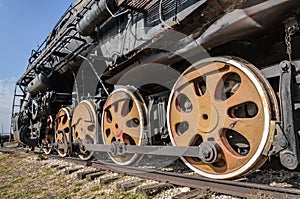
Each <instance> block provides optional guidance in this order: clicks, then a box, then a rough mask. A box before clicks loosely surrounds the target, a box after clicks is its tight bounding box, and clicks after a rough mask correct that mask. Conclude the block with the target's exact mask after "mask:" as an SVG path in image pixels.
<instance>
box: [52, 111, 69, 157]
mask: <svg viewBox="0 0 300 199" xmlns="http://www.w3.org/2000/svg"><path fill="white" fill-rule="evenodd" d="M69 125H70V108H69V107H66V108H62V109H60V110H59V111H58V113H57V115H56V118H55V142H56V143H57V144H59V147H58V149H57V152H58V154H59V155H60V156H62V157H65V156H66V155H67V154H68V149H69V142H70V129H69Z"/></svg>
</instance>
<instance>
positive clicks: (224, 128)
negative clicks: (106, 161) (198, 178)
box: [14, 1, 300, 179]
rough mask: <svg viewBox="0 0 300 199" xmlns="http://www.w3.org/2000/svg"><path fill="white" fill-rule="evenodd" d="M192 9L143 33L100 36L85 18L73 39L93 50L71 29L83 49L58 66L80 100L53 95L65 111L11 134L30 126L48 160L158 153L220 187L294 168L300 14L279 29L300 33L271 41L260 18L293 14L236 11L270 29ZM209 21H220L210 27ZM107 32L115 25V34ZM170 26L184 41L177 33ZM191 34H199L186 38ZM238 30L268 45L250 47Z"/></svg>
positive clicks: (123, 28)
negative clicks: (273, 163) (269, 167)
mask: <svg viewBox="0 0 300 199" xmlns="http://www.w3.org/2000/svg"><path fill="white" fill-rule="evenodd" d="M100 2H101V1H100ZM102 2H103V1H102ZM121 2H123V1H119V3H120V6H122V5H123V6H124V7H125V8H126V9H127V8H128V9H133V10H135V12H138V13H140V12H141V11H140V10H139V9H137V8H136V7H135V6H134V5H133V4H130V3H128V2H130V1H128V2H127V1H124V2H125V3H121ZM145 2H146V1H145ZM193 2H194V1H193ZM193 2H192V1H191V2H190V3H188V2H187V1H184V3H182V7H180V6H179V7H178V10H177V11H176V13H175V14H178V15H175V17H178V18H184V20H182V21H181V22H179V21H176V20H173V22H172V19H173V18H170V17H169V16H168V15H170V13H166V14H165V16H164V15H163V16H161V17H165V20H161V21H155V22H153V24H152V26H151V27H150V28H145V29H142V30H141V29H139V28H134V26H133V25H130V24H131V23H132V24H134V25H135V26H137V27H144V26H146V25H145V23H146V22H147V20H144V19H141V18H142V17H141V16H140V14H137V15H130V16H129V17H128V19H123V18H122V17H123V16H124V15H120V16H121V18H122V19H118V17H116V16H114V17H112V18H111V19H109V20H110V21H108V22H105V23H104V24H101V26H100V27H99V29H97V28H96V31H95V32H93V31H92V32H90V30H91V27H90V25H89V23H88V21H87V20H88V19H89V18H87V19H85V20H86V21H85V20H83V22H82V23H79V25H78V26H77V29H79V30H78V32H80V33H81V34H82V35H84V36H87V35H89V34H91V35H89V36H90V37H89V38H88V39H87V40H88V42H85V40H84V39H83V38H81V37H78V35H76V33H75V30H74V29H72V30H71V33H72V34H74V36H73V39H74V40H76V42H80V44H81V45H79V46H81V47H80V48H79V47H78V48H77V47H76V46H75V47H74V46H73V45H74V44H72V42H71V41H72V39H71V40H68V41H69V42H70V43H68V42H67V43H66V44H65V45H66V48H63V49H64V53H66V54H67V55H66V57H67V58H68V59H66V60H64V59H62V61H61V62H59V61H60V59H59V61H58V62H57V63H58V64H54V66H58V68H59V69H57V71H59V73H60V75H62V76H64V77H65V79H66V81H67V82H66V83H64V84H67V85H69V87H73V91H70V90H69V88H65V89H63V91H64V92H66V93H67V94H64V92H61V93H59V92H58V91H56V95H58V96H59V95H61V96H63V97H62V98H61V99H62V101H60V102H58V103H57V104H56V105H55V106H54V107H52V108H51V109H50V108H49V107H48V108H47V107H46V108H45V107H44V108H43V109H41V110H40V111H38V112H42V113H43V114H42V115H40V116H39V117H37V116H36V118H33V116H34V114H33V113H34V112H33V113H32V112H30V113H29V114H28V113H27V112H26V108H23V112H20V115H21V114H22V115H24V117H25V119H24V118H22V119H21V120H20V119H19V118H18V117H15V119H14V121H15V123H19V124H18V125H19V126H20V127H19V126H18V125H17V124H16V125H14V127H15V130H16V131H18V132H25V131H24V130H23V129H22V128H25V127H26V128H27V131H28V132H27V134H29V135H31V136H32V135H34V136H35V138H34V139H31V140H34V143H32V144H31V143H29V142H27V141H26V140H24V139H23V140H22V139H19V140H20V141H21V142H23V143H24V142H25V144H27V145H30V146H35V145H37V144H40V145H41V146H42V147H43V149H44V151H45V153H47V154H49V153H50V152H51V151H57V152H58V154H59V155H60V156H63V157H64V156H67V155H70V154H76V155H78V156H79V157H80V158H81V159H84V160H88V159H90V158H92V157H95V158H96V159H99V160H100V161H102V160H103V159H101V158H103V156H101V155H100V156H99V155H98V154H99V152H101V153H104V154H108V157H109V158H110V159H111V160H112V161H113V162H114V163H116V164H119V165H132V164H135V163H137V162H139V161H140V160H141V159H142V158H143V156H144V155H153V159H154V158H155V156H156V155H160V156H174V157H180V158H181V159H182V160H183V162H184V163H185V164H186V165H187V166H188V167H190V168H191V169H192V170H194V171H195V172H197V173H198V174H200V175H202V176H205V177H208V178H216V179H227V178H234V177H238V176H241V175H246V174H248V173H251V172H253V171H255V170H256V169H258V168H260V167H261V166H262V165H263V164H264V163H265V162H266V161H267V160H268V159H270V158H271V157H272V158H273V157H274V158H279V160H280V162H281V164H282V165H283V166H285V167H286V168H288V169H296V168H297V167H298V162H299V161H300V158H299V155H300V148H299V137H298V136H299V135H298V131H299V130H300V126H299V124H298V120H299V119H298V118H299V111H298V109H299V102H300V97H299V96H300V92H299V84H300V82H299V74H298V71H299V68H300V61H299V57H300V55H299V52H297V50H296V46H299V45H300V42H299V33H298V30H299V28H298V19H297V16H298V14H299V13H298V14H296V15H294V13H293V17H291V18H289V20H288V21H286V22H285V23H284V24H285V26H286V27H284V24H282V30H284V29H286V30H289V28H295V27H297V28H296V29H295V30H294V32H289V31H287V32H286V33H284V31H282V30H276V31H274V34H276V39H274V38H273V37H272V36H270V35H269V32H272V28H270V27H272V26H270V23H271V20H268V19H265V18H261V15H262V13H264V11H266V10H267V11H268V12H270V13H276V12H278V11H279V10H281V11H282V12H281V14H280V16H283V15H284V14H282V13H284V11H285V10H287V8H288V6H286V5H285V6H286V7H282V8H281V9H279V7H278V5H280V3H279V2H275V3H274V2H273V3H274V5H269V4H272V2H271V3H270V2H266V3H261V4H264V5H261V6H260V7H257V8H255V9H254V8H253V7H255V6H251V3H250V5H247V6H244V7H242V8H241V9H238V10H237V11H236V12H240V11H241V10H243V11H244V12H245V13H247V14H249V15H251V16H252V17H253V19H256V20H257V21H256V22H257V23H260V25H262V26H263V27H259V26H253V21H250V22H249V21H248V20H249V18H248V16H247V17H245V18H243V15H239V16H242V17H240V18H237V19H236V20H231V21H230V22H228V19H230V18H231V17H232V15H233V14H234V13H235V11H233V12H229V14H227V15H226V14H225V15H224V16H222V17H220V18H219V17H217V16H218V15H219V14H220V13H222V12H224V10H225V11H227V9H228V10H230V9H231V6H232V5H229V6H228V7H227V9H224V8H223V9H224V10H223V9H222V8H221V7H222V6H221V7H218V6H215V7H214V10H213V11H211V12H209V11H208V10H207V8H208V7H209V6H210V5H211V4H213V3H212V2H214V3H215V2H216V1H210V3H209V4H206V1H203V2H202V1H195V2H196V3H195V2H194V3H195V4H197V6H199V7H201V8H199V9H197V7H196V6H194V7H193ZM222 2H226V1H222ZM242 2H243V1H241V2H240V3H242ZM96 3H98V1H96ZM276 3H278V5H277V4H276ZM195 4H194V5H195ZM287 4H288V3H287ZM295 4H296V3H295ZM88 5H90V4H88ZM91 5H92V4H91ZM141 5H142V4H141ZM150 5H151V3H150V4H149V5H148V6H150ZM157 5H158V6H159V1H157ZM213 5H215V4H213ZM268 5H269V6H270V7H268ZM98 6H101V3H99V5H98ZM132 6H133V7H132ZM144 6H146V3H145V5H144ZM160 6H161V5H160ZM219 6H220V5H219ZM263 6H266V7H267V9H265V10H264V9H263V8H264V7H263ZM146 7H147V6H146ZM93 9H96V8H93ZM93 9H90V10H91V11H86V13H88V14H89V12H92V11H93ZM142 9H144V8H142ZM160 9H161V8H160ZM111 11H113V9H112V10H111ZM196 11H198V12H199V11H201V12H203V13H205V14H206V15H204V16H202V15H199V14H197V13H195V12H196ZM126 12H127V11H126V10H125V11H124V12H122V13H126ZM177 12H178V13H177ZM122 13H121V14H122ZM141 13H142V12H141ZM296 13H297V12H296ZM92 14H93V13H92ZM92 14H90V16H91V17H93V16H94V15H92ZM111 14H112V13H111ZM198 15H199V16H198ZM172 16H173V17H174V15H172ZM278 16H279V15H278ZM278 16H277V17H278ZM295 16H296V17H295ZM116 18H117V19H116ZM125 18H126V17H125ZM201 18H202V19H201ZM278 18H279V17H278ZM192 19H197V21H193V20H192ZM101 20H103V19H101ZM211 20H213V21H214V20H215V21H216V23H214V24H209V23H208V21H211ZM109 22H116V23H117V22H118V23H119V24H120V25H119V26H110V25H108V24H109ZM148 22H149V21H148ZM163 22H164V23H163ZM171 22H172V23H171ZM225 22H226V23H227V22H228V24H227V26H225V25H224V23H225ZM248 22H249V23H248ZM95 23H96V22H95ZM161 23H163V24H161ZM181 23H182V24H184V26H181V25H180V24H181ZM96 24H97V23H96ZM168 24H169V25H168ZM254 24H255V23H254ZM99 25H100V24H97V27H98V26H99ZM256 25H257V24H256ZM168 26H170V27H168ZM171 26H172V28H173V30H176V31H181V34H177V33H176V32H175V31H173V30H170V28H171ZM193 26H195V27H200V28H197V30H194V32H193V31H192V32H191V31H190V30H191V27H193ZM206 26H207V27H206ZM78 27H79V28H78ZM221 27H222V28H221ZM224 27H225V28H224ZM276 27H277V26H276ZM223 28H224V29H223ZM239 28H243V29H244V28H245V29H247V31H249V32H258V33H259V34H262V35H263V36H259V34H258V35H255V36H253V37H250V38H246V37H248V35H247V34H245V32H241V31H240V30H239ZM213 30H214V31H215V32H213ZM127 31H128V32H129V34H128V33H127ZM134 31H137V33H135V34H134ZM222 31H224V32H225V33H224V32H222ZM236 31H237V32H236ZM247 31H246V32H247ZM264 31H267V33H266V32H264ZM157 32H160V33H159V34H157ZM185 34H187V35H189V36H185ZM112 35H118V36H115V37H112ZM136 35H139V37H140V38H137V37H136ZM153 35H155V36H154V37H152V36H153ZM169 37H170V38H169ZM99 38H100V39H99ZM168 38H169V39H168ZM174 38H175V39H174ZM286 38H287V39H286ZM289 38H290V39H289ZM125 39H126V41H127V40H128V42H126V43H125ZM95 40H96V42H95ZM63 41H65V40H63ZM145 41H147V42H145ZM262 43H263V44H264V45H262ZM71 44H72V45H71ZM201 45H202V47H204V48H205V49H204V48H202V47H200V46H201ZM95 46H97V47H96V48H95V49H94V50H92V51H91V47H95ZM262 46H263V47H262ZM286 49H288V53H287V54H286ZM264 51H266V52H264ZM75 52H76V53H75ZM68 53H69V54H68ZM264 55H265V57H264ZM60 56H61V55H60ZM66 57H65V58H66ZM292 58H294V59H292ZM45 60H46V59H45ZM246 60H247V61H246ZM38 61H39V60H38V59H37V61H35V62H38ZM35 62H33V63H35ZM63 63H68V64H67V65H68V66H66V65H64V64H63ZM76 63H77V64H76ZM78 63H80V65H81V66H80V67H78ZM74 66H75V67H74ZM104 66H107V67H104ZM70 68H72V69H70ZM41 70H42V71H43V69H41ZM75 75H77V77H76V78H75V77H73V76H75ZM48 76H49V73H48ZM86 77H88V78H86ZM72 78H74V80H72ZM77 78H78V79H77ZM70 82H71V83H70ZM91 82H92V83H91ZM27 83H28V81H27V80H26V82H25V83H24V84H23V85H26V84H27ZM45 87H47V86H45ZM48 87H49V86H48ZM53 88H56V87H55V86H53ZM23 90H24V93H26V91H25V90H26V89H23ZM38 90H39V92H37V93H39V94H37V93H35V92H31V95H30V96H28V99H26V98H25V101H26V100H27V101H29V102H30V103H29V104H30V106H32V107H34V106H35V103H33V102H32V101H31V100H30V99H29V98H31V97H32V96H36V97H38V95H41V96H43V95H45V93H47V92H49V91H47V92H45V89H44V88H39V89H38ZM50 90H51V89H50ZM67 91H68V92H67ZM51 100H52V99H51V98H50V97H49V98H47V100H46V99H44V101H47V102H49V101H51ZM40 104H41V103H39V104H38V106H40ZM50 104H51V103H50ZM23 105H24V104H23ZM25 105H26V104H25ZM45 110H47V111H48V112H46V111H45ZM26 117H28V118H27V119H26ZM30 118H31V119H30ZM20 121H22V122H20ZM32 122H34V123H35V124H31V123H32ZM26 123H27V124H26ZM28 123H29V124H28ZM25 124H26V125H25ZM34 125H40V126H36V127H35V126H34ZM30 128H31V132H30V131H29V130H30ZM28 129H29V130H28ZM36 132H38V133H36ZM27 134H26V136H27V137H28V135H27ZM17 135H22V136H24V135H25V134H24V133H17ZM26 136H25V137H26ZM154 160H155V159H154Z"/></svg>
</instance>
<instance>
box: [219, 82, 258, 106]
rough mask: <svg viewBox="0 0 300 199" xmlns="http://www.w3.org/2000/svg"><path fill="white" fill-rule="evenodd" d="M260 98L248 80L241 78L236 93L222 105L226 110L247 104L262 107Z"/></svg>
mask: <svg viewBox="0 0 300 199" xmlns="http://www.w3.org/2000/svg"><path fill="white" fill-rule="evenodd" d="M260 98H261V96H260V95H259V94H258V92H257V89H256V88H255V86H254V85H253V84H252V83H251V82H249V80H246V79H245V78H242V82H241V84H240V86H239V88H238V89H237V91H236V92H235V93H234V94H233V95H232V96H231V97H230V98H228V99H226V100H225V101H224V102H223V103H224V106H225V107H227V108H230V107H235V106H238V105H241V104H244V103H247V102H253V103H255V104H256V105H258V106H262V105H261V102H260Z"/></svg>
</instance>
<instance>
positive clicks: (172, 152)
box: [84, 142, 209, 158]
mask: <svg viewBox="0 0 300 199" xmlns="http://www.w3.org/2000/svg"><path fill="white" fill-rule="evenodd" d="M84 146H85V149H86V150H88V151H97V152H109V153H111V154H112V155H124V154H126V153H139V154H144V155H163V156H178V157H183V156H184V157H197V158H199V156H200V153H201V152H200V147H199V146H135V145H125V144H122V143H119V142H113V143H112V144H110V145H106V144H85V145H84ZM208 155H209V154H208Z"/></svg>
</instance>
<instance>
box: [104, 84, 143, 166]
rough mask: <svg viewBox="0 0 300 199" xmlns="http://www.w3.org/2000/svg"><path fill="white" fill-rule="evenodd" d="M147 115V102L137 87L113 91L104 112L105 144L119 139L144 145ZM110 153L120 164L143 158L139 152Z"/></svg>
mask: <svg viewBox="0 0 300 199" xmlns="http://www.w3.org/2000/svg"><path fill="white" fill-rule="evenodd" d="M145 115H146V106H145V103H144V101H143V99H142V97H141V95H140V94H139V93H138V91H137V90H136V89H134V88H132V87H128V86H127V87H123V88H119V89H117V90H115V91H114V92H112V93H111V95H110V96H109V97H108V99H107V101H106V103H105V105H104V108H103V114H102V132H103V136H102V137H103V142H104V144H111V143H112V142H114V141H119V142H121V143H125V144H127V145H137V146H141V145H143V139H142V138H143V131H144V125H145ZM108 154H109V156H110V158H111V159H112V161H113V162H115V163H116V164H119V165H130V164H133V163H136V162H137V161H139V160H140V159H141V155H138V154H126V155H124V156H113V155H112V154H111V153H108Z"/></svg>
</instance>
